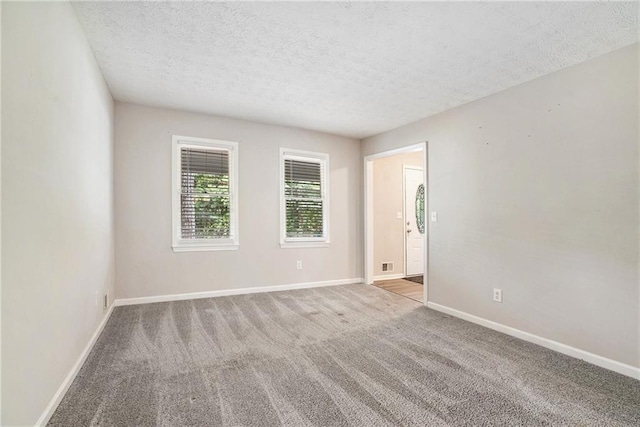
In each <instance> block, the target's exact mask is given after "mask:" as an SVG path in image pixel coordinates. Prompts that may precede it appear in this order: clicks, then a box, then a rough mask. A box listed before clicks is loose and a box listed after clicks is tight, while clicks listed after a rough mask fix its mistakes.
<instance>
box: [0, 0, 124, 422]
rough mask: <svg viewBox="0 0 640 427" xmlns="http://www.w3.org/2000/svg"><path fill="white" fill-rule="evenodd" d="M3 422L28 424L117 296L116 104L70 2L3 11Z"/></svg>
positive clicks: (4, 8)
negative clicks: (105, 302)
mask: <svg viewBox="0 0 640 427" xmlns="http://www.w3.org/2000/svg"><path fill="white" fill-rule="evenodd" d="M2 43H3V44H2V66H3V67H2V68H3V69H2V89H3V91H2V113H3V114H2V142H3V144H2V209H3V211H2V230H3V234H2V266H3V269H2V340H3V342H2V344H3V345H2V351H3V354H2V392H3V393H2V424H3V425H33V424H34V423H35V422H36V420H37V419H38V418H39V417H40V415H41V414H42V413H43V411H44V409H45V407H46V406H47V404H48V403H49V401H50V400H51V399H52V397H53V396H54V394H55V392H56V391H57V389H58V388H59V387H60V385H61V383H62V382H63V379H64V378H65V377H66V375H67V374H68V373H69V371H70V370H71V368H72V366H73V365H74V363H75V362H76V360H77V359H78V357H79V355H80V354H81V352H82V350H83V349H84V347H85V346H86V345H87V343H88V342H89V339H90V338H91V336H92V335H93V333H94V331H95V330H96V327H97V326H98V324H99V323H100V321H101V320H102V318H103V316H104V313H103V310H102V306H101V304H100V305H98V306H96V303H97V301H96V294H98V295H101V294H102V293H103V292H109V293H110V294H111V295H113V278H114V267H113V266H114V264H113V260H114V258H113V226H112V224H113V213H112V212H113V203H112V201H113V197H112V193H113V191H112V190H113V186H112V182H113V175H112V171H113V168H112V160H113V156H112V152H113V117H114V116H113V114H114V111H113V100H112V98H111V95H110V94H109V91H108V89H107V87H106V85H105V82H104V80H103V78H102V75H101V73H100V70H99V69H98V66H97V64H96V62H95V60H94V57H93V53H92V52H91V50H90V48H89V45H88V43H87V41H86V39H85V36H84V33H83V30H82V28H81V26H80V24H79V22H78V21H77V19H76V16H75V13H74V11H73V9H72V7H71V5H70V4H68V3H12V2H9V3H4V4H3V6H2Z"/></svg>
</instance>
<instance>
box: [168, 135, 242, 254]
mask: <svg viewBox="0 0 640 427" xmlns="http://www.w3.org/2000/svg"><path fill="white" fill-rule="evenodd" d="M173 142H174V177H173V178H174V195H173V206H174V214H173V229H174V231H173V247H174V250H177V251H181V250H217V249H237V246H238V238H237V236H238V226H237V221H236V218H237V197H238V194H237V179H236V176H237V175H236V171H237V161H238V155H237V143H235V142H228V141H216V140H207V139H202V138H187V137H174V141H173Z"/></svg>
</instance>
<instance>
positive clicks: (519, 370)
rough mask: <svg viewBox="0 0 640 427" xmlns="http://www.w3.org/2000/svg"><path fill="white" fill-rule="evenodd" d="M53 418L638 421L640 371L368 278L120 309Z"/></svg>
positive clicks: (229, 422) (159, 422)
mask: <svg viewBox="0 0 640 427" xmlns="http://www.w3.org/2000/svg"><path fill="white" fill-rule="evenodd" d="M49 425H52V426H67V427H68V426H91V425H96V426H98V425H99V426H187V425H189V426H276V425H287V426H312V425H315V426H347V425H351V426H403V425H404V426H445V425H448V426H467V425H468V426H471V425H473V426H480V425H504V426H516V425H518V426H522V425H527V426H538V425H539V426H542V425H581V426H585V425H594V426H625V425H626V426H631V425H634V426H638V425H640V381H637V380H633V379H631V378H628V377H624V376H622V375H619V374H616V373H613V372H610V371H607V370H604V369H601V368H598V367H596V366H593V365H590V364H588V363H586V362H582V361H579V360H577V359H573V358H570V357H567V356H564V355H561V354H559V353H555V352H553V351H550V350H547V349H545V348H542V347H539V346H536V345H534V344H531V343H527V342H525V341H521V340H518V339H516V338H512V337H509V336H507V335H503V334H500V333H498V332H495V331H492V330H489V329H486V328H483V327H480V326H477V325H474V324H472V323H469V322H466V321H463V320H459V319H457V318H454V317H451V316H448V315H445V314H442V313H439V312H436V311H433V310H430V309H427V308H425V307H424V306H422V305H421V304H420V303H417V302H415V301H412V300H410V299H407V298H404V297H401V296H398V295H394V294H392V293H390V292H386V291H384V290H381V289H378V288H376V287H374V286H367V285H345V286H334V287H325V288H316V289H307V290H296V291H285V292H273V293H265V294H252V295H239V296H231V297H221V298H209V299H198V300H191V301H179V302H167V303H157V304H146V305H137V306H126V307H118V308H116V309H115V310H114V311H113V313H112V315H111V319H110V320H109V322H108V323H107V325H106V327H105V329H104V331H103V332H102V334H101V336H100V337H99V339H98V341H97V343H96V345H95V347H94V349H93V351H92V352H91V354H90V355H89V357H88V358H87V360H86V362H85V364H84V366H83V367H82V369H81V371H80V372H79V374H78V376H77V377H76V379H75V381H74V382H73V384H72V385H71V387H70V389H69V391H68V392H67V394H66V395H65V397H64V398H63V400H62V402H61V404H60V405H59V407H58V409H57V410H56V412H55V414H54V415H53V417H52V418H51V420H50V422H49Z"/></svg>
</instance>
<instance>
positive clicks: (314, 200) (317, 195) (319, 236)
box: [280, 148, 329, 248]
mask: <svg viewBox="0 0 640 427" xmlns="http://www.w3.org/2000/svg"><path fill="white" fill-rule="evenodd" d="M328 170H329V156H328V155H327V154H322V153H311V152H307V151H299V150H289V149H286V148H281V149H280V246H281V247H283V248H288V247H322V246H327V245H328V244H329V196H328V195H329V190H328V189H329V180H328V177H327V171H328Z"/></svg>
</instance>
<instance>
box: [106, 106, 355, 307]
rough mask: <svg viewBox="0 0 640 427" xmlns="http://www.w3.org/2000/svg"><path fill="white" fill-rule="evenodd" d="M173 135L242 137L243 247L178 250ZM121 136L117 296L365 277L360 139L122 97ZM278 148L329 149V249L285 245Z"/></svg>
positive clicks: (117, 160) (118, 144)
mask: <svg viewBox="0 0 640 427" xmlns="http://www.w3.org/2000/svg"><path fill="white" fill-rule="evenodd" d="M174 134H176V135H185V136H194V137H201V138H212V139H221V140H227V141H237V142H239V159H240V164H239V174H240V176H239V186H240V188H239V192H240V196H239V197H240V199H239V204H240V218H239V219H240V249H239V250H238V251H217V252H182V253H174V252H173V251H172V250H171V136H172V135H174ZM115 136H116V149H115V194H116V199H115V206H116V210H115V215H116V265H117V270H116V283H117V290H116V293H117V297H118V298H132V297H147V296H159V295H171V294H181V293H190V292H202V291H213V290H224V289H237V288H244V287H254V286H270V285H281V284H292V283H304V282H317V281H326V280H340V279H354V278H359V277H362V230H361V229H362V226H361V215H362V214H361V212H362V210H361V205H362V202H361V199H362V194H361V184H362V164H361V163H362V162H361V157H360V142H359V141H358V140H355V139H349V138H344V137H337V136H332V135H328V134H322V133H318V132H312V131H306V130H300V129H294V128H286V127H280V126H271V125H265V124H259V123H254V122H248V121H242V120H234V119H227V118H222V117H215V116H208V115H202V114H195V113H187V112H180V111H175V110H168V109H160V108H151V107H143V106H138V105H132V104H124V103H116V132H115ZM279 147H287V148H297V149H303V150H309V151H318V152H324V153H328V154H329V155H330V168H331V171H330V200H331V203H330V206H331V212H330V233H331V244H330V247H328V248H306V249H282V248H280V245H279V193H278V188H279V182H278V179H279ZM297 260H301V261H302V263H303V269H302V270H297V269H296V261H297Z"/></svg>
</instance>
